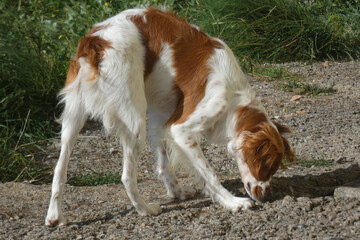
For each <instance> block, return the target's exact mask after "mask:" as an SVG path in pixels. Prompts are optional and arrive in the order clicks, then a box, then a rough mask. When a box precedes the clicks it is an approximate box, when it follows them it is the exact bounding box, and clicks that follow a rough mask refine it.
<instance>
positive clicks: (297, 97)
mask: <svg viewBox="0 0 360 240" xmlns="http://www.w3.org/2000/svg"><path fill="white" fill-rule="evenodd" d="M300 99H301V95H294V96H292V97H291V99H290V102H295V101H298V100H300Z"/></svg>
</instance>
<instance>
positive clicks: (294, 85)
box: [279, 80, 336, 96]
mask: <svg viewBox="0 0 360 240" xmlns="http://www.w3.org/2000/svg"><path fill="white" fill-rule="evenodd" d="M279 86H280V87H281V89H282V90H284V91H286V92H293V91H294V90H295V89H299V90H300V93H301V94H310V95H314V96H318V95H320V94H332V93H335V92H336V89H334V88H333V87H324V88H322V87H319V86H317V85H315V84H307V83H302V82H299V81H296V80H290V81H288V82H286V83H279Z"/></svg>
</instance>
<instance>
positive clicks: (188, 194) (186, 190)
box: [178, 186, 196, 200]
mask: <svg viewBox="0 0 360 240" xmlns="http://www.w3.org/2000/svg"><path fill="white" fill-rule="evenodd" d="M195 193H196V190H195V189H193V188H192V187H189V186H185V187H183V189H182V191H181V194H180V196H178V198H179V199H180V200H185V199H189V198H192V197H193V196H194V195H195Z"/></svg>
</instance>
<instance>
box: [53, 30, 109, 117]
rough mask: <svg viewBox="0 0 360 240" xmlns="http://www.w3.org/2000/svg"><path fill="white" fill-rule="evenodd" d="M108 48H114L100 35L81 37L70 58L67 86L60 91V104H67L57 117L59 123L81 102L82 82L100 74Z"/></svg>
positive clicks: (92, 79)
mask: <svg viewBox="0 0 360 240" xmlns="http://www.w3.org/2000/svg"><path fill="white" fill-rule="evenodd" d="M107 48H112V47H111V44H110V42H109V41H107V40H105V39H102V38H100V37H99V36H92V35H87V36H86V37H84V38H82V39H80V41H79V43H78V46H77V50H76V54H75V56H74V57H73V58H72V59H71V60H70V65H69V69H68V72H67V77H66V82H65V87H64V88H63V89H62V90H61V91H60V93H59V98H60V102H59V104H62V103H65V105H66V106H65V108H64V111H63V113H62V115H61V117H60V118H59V119H57V121H58V122H59V123H60V122H61V121H62V119H63V117H64V116H65V115H66V114H68V112H73V111H72V110H71V109H70V106H73V107H72V108H74V107H78V104H80V102H81V99H80V94H79V92H80V86H81V83H82V82H88V83H90V82H92V81H94V80H95V79H96V78H97V77H98V76H99V64H100V62H101V60H102V59H103V57H104V52H105V49H107ZM68 106H69V107H68Z"/></svg>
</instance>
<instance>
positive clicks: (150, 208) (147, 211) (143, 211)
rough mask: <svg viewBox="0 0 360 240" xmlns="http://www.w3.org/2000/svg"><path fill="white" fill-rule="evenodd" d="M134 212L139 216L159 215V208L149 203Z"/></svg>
mask: <svg viewBox="0 0 360 240" xmlns="http://www.w3.org/2000/svg"><path fill="white" fill-rule="evenodd" d="M136 211H137V212H138V214H139V215H140V216H151V215H159V214H160V213H161V207H160V205H159V204H157V203H150V204H148V205H147V206H145V207H144V208H137V209H136Z"/></svg>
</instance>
